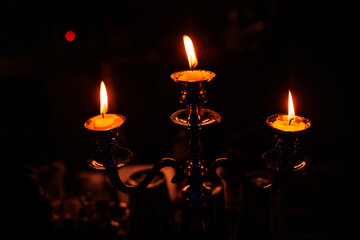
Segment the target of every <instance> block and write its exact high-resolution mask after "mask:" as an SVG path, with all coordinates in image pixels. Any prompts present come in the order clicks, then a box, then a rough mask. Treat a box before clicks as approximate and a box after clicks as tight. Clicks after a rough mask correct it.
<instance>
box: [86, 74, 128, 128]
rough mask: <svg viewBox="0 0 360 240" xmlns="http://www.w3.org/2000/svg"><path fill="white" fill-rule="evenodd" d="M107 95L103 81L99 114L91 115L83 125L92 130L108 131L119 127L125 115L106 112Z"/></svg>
mask: <svg viewBox="0 0 360 240" xmlns="http://www.w3.org/2000/svg"><path fill="white" fill-rule="evenodd" d="M107 111H108V96H107V92H106V87H105V83H104V81H101V85H100V115H97V116H95V117H92V118H90V119H88V120H87V121H86V122H85V127H86V128H87V129H90V130H93V131H108V130H111V129H114V128H117V127H120V126H121V125H122V124H123V123H124V122H125V117H124V116H122V115H119V114H107Z"/></svg>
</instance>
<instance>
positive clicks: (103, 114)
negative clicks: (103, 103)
mask: <svg viewBox="0 0 360 240" xmlns="http://www.w3.org/2000/svg"><path fill="white" fill-rule="evenodd" d="M101 117H102V118H103V119H104V118H105V113H101ZM289 125H290V123H289Z"/></svg>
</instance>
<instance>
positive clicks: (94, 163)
mask: <svg viewBox="0 0 360 240" xmlns="http://www.w3.org/2000/svg"><path fill="white" fill-rule="evenodd" d="M118 129H119V128H114V129H111V130H109V131H97V136H96V150H95V152H94V153H93V154H92V155H91V156H90V157H89V158H88V159H87V163H88V164H89V165H90V167H92V168H95V169H98V170H105V168H106V166H109V167H112V168H121V167H124V166H126V165H127V164H128V163H129V162H130V160H131V159H132V157H133V153H132V152H131V151H130V150H129V149H126V148H124V147H121V146H120V142H121V141H120V138H119V133H118Z"/></svg>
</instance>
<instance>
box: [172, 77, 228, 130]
mask: <svg viewBox="0 0 360 240" xmlns="http://www.w3.org/2000/svg"><path fill="white" fill-rule="evenodd" d="M196 71H197V72H200V73H202V74H203V76H204V79H203V80H197V81H191V80H183V79H182V77H183V74H184V73H186V72H188V71H180V72H175V73H173V74H171V78H172V79H173V80H174V82H177V83H179V84H180V86H181V88H182V91H181V96H180V99H179V101H180V102H181V103H183V104H185V105H186V109H182V110H179V111H176V112H175V113H173V114H172V115H171V117H170V119H171V120H172V121H173V122H174V123H175V124H178V125H182V126H191V125H198V126H204V125H208V124H212V123H214V122H220V121H221V117H220V115H219V114H218V113H216V112H214V111H212V110H209V109H204V108H203V105H204V104H205V103H206V102H207V98H206V90H205V86H206V84H207V83H208V82H210V81H211V80H213V78H214V77H215V73H213V72H211V71H206V70H196Z"/></svg>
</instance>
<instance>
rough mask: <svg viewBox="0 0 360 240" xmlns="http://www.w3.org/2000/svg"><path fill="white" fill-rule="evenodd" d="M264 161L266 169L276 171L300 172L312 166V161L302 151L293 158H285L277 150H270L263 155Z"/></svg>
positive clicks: (296, 152) (292, 156)
mask: <svg viewBox="0 0 360 240" xmlns="http://www.w3.org/2000/svg"><path fill="white" fill-rule="evenodd" d="M262 159H263V163H264V165H265V166H266V167H268V168H270V169H272V170H275V171H286V172H298V171H302V170H304V169H306V168H307V167H308V166H309V164H310V159H309V158H308V157H307V156H306V155H305V154H304V153H302V152H300V151H295V152H294V153H293V154H292V155H291V156H284V155H283V154H282V153H281V152H280V151H278V150H277V149H270V150H268V151H266V152H265V153H264V154H263V155H262Z"/></svg>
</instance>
